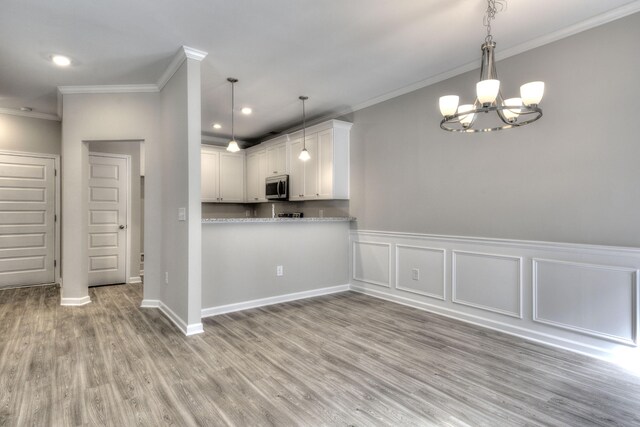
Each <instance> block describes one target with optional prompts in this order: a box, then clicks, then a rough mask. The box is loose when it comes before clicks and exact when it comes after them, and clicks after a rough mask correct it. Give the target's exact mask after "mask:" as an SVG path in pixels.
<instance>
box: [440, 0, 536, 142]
mask: <svg viewBox="0 0 640 427" xmlns="http://www.w3.org/2000/svg"><path fill="white" fill-rule="evenodd" d="M505 4H506V0H487V10H486V12H485V17H484V25H485V27H486V28H487V36H486V37H485V40H484V43H483V44H482V46H481V47H480V48H481V50H482V65H481V67H480V81H479V82H478V83H477V84H476V99H475V101H474V103H473V104H463V105H460V106H458V103H459V102H460V97H459V96H457V95H445V96H442V97H440V112H441V113H442V115H443V116H444V119H442V121H441V122H440V128H442V129H443V130H446V131H449V132H490V131H496V130H503V129H510V128H513V127H517V126H524V125H528V124H529V123H533V122H535V121H536V120H538V119H539V118H540V117H542V110H541V109H540V107H538V104H539V103H540V101H541V100H542V95H543V94H544V83H543V82H530V83H526V84H524V85H522V86H520V98H509V99H503V97H502V93H501V92H500V80H498V75H497V73H496V66H495V62H494V57H493V51H494V49H495V47H496V43H495V42H494V41H493V36H492V35H491V21H492V20H493V19H495V15H496V13H497V12H498V6H499V7H503V6H504V5H505ZM490 112H495V113H496V115H497V119H496V118H495V116H493V115H491V116H493V117H494V124H491V125H489V126H478V127H474V124H476V121H478V119H479V118H480V117H482V119H483V120H484V119H485V118H486V117H489V116H486V115H485V114H486V113H490ZM481 113H485V114H481ZM498 119H499V120H498Z"/></svg>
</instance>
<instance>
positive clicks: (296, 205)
mask: <svg viewBox="0 0 640 427" xmlns="http://www.w3.org/2000/svg"><path fill="white" fill-rule="evenodd" d="M274 204H275V211H276V215H277V214H279V213H285V212H286V213H292V212H302V213H303V214H304V216H305V217H320V216H323V217H347V216H349V201H348V200H309V201H304V202H274ZM247 216H251V217H257V218H269V217H271V203H269V202H268V203H255V204H242V203H203V204H202V218H244V217H247Z"/></svg>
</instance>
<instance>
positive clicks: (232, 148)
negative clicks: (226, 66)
mask: <svg viewBox="0 0 640 427" xmlns="http://www.w3.org/2000/svg"><path fill="white" fill-rule="evenodd" d="M227 81H228V82H230V83H231V141H229V145H227V151H231V152H232V153H236V152H238V151H240V147H238V143H237V142H236V134H235V129H234V123H233V110H234V109H235V91H234V88H235V85H236V83H238V79H235V78H233V77H229V78H228V79H227Z"/></svg>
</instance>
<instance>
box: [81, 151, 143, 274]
mask: <svg viewBox="0 0 640 427" xmlns="http://www.w3.org/2000/svg"><path fill="white" fill-rule="evenodd" d="M92 152H96V153H111V154H126V155H129V156H131V176H130V177H129V179H130V181H131V186H130V188H131V224H128V228H129V230H130V233H131V253H129V265H130V266H131V267H130V276H131V277H127V281H128V280H129V279H130V278H136V277H138V276H140V253H141V252H142V250H141V249H140V246H141V237H140V235H141V234H142V221H141V217H142V213H141V206H142V201H141V197H140V142H139V141H91V142H89V154H91V153H92Z"/></svg>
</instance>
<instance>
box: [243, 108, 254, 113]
mask: <svg viewBox="0 0 640 427" xmlns="http://www.w3.org/2000/svg"><path fill="white" fill-rule="evenodd" d="M240 111H242V114H251V112H252V111H253V110H252V109H251V108H249V107H244V108H243V109H242V110H240Z"/></svg>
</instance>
